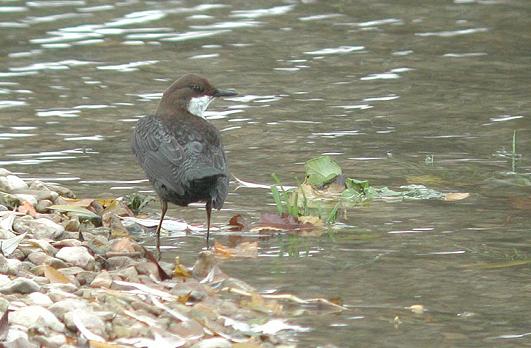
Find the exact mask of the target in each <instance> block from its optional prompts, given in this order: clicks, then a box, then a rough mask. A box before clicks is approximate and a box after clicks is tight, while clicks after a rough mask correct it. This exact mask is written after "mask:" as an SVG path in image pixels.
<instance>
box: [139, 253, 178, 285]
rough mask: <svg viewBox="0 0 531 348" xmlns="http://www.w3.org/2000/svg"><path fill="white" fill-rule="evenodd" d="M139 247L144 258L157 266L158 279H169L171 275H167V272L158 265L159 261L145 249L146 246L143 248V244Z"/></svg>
mask: <svg viewBox="0 0 531 348" xmlns="http://www.w3.org/2000/svg"><path fill="white" fill-rule="evenodd" d="M141 248H142V249H144V255H145V256H146V258H147V259H148V260H149V261H151V262H153V263H154V264H155V265H156V266H157V270H158V271H159V278H160V280H167V279H171V276H170V275H168V273H166V271H164V270H163V269H162V267H160V265H159V262H158V261H157V259H156V258H155V256H154V255H153V253H152V252H151V251H149V250H147V249H146V248H144V247H143V246H141Z"/></svg>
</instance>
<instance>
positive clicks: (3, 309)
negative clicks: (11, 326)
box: [0, 297, 9, 313]
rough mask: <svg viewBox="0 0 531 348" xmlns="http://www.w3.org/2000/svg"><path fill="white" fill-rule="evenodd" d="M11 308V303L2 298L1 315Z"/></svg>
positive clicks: (0, 300) (0, 299)
mask: <svg viewBox="0 0 531 348" xmlns="http://www.w3.org/2000/svg"><path fill="white" fill-rule="evenodd" d="M8 308H9V301H8V300H6V299H5V298H2V297H0V313H5V311H7V309H8Z"/></svg>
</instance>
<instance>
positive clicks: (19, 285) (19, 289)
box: [0, 278, 41, 294]
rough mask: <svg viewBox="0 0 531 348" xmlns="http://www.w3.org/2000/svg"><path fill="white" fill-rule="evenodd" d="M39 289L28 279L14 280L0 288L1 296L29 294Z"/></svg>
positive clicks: (37, 285)
mask: <svg viewBox="0 0 531 348" xmlns="http://www.w3.org/2000/svg"><path fill="white" fill-rule="evenodd" d="M40 289H41V287H40V285H39V284H37V283H36V282H35V281H33V280H31V279H28V278H16V279H13V280H12V281H10V282H9V283H7V284H5V285H3V286H1V287H0V293H2V294H29V293H32V292H35V291H39V290H40Z"/></svg>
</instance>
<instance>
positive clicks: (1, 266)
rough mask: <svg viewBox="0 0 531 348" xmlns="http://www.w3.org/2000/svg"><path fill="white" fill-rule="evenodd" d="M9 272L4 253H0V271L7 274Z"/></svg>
mask: <svg viewBox="0 0 531 348" xmlns="http://www.w3.org/2000/svg"><path fill="white" fill-rule="evenodd" d="M8 272H9V264H8V263H7V259H6V258H5V256H4V255H1V254H0V273H1V274H7V273H8Z"/></svg>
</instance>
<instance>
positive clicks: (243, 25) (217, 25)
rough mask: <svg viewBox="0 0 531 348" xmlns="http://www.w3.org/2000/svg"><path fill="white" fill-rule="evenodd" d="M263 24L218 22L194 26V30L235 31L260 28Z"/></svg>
mask: <svg viewBox="0 0 531 348" xmlns="http://www.w3.org/2000/svg"><path fill="white" fill-rule="evenodd" d="M260 24H262V22H259V21H227V22H218V23H213V24H208V25H192V26H190V28H192V29H207V30H208V29H235V28H254V27H258V26H259V25H260Z"/></svg>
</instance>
